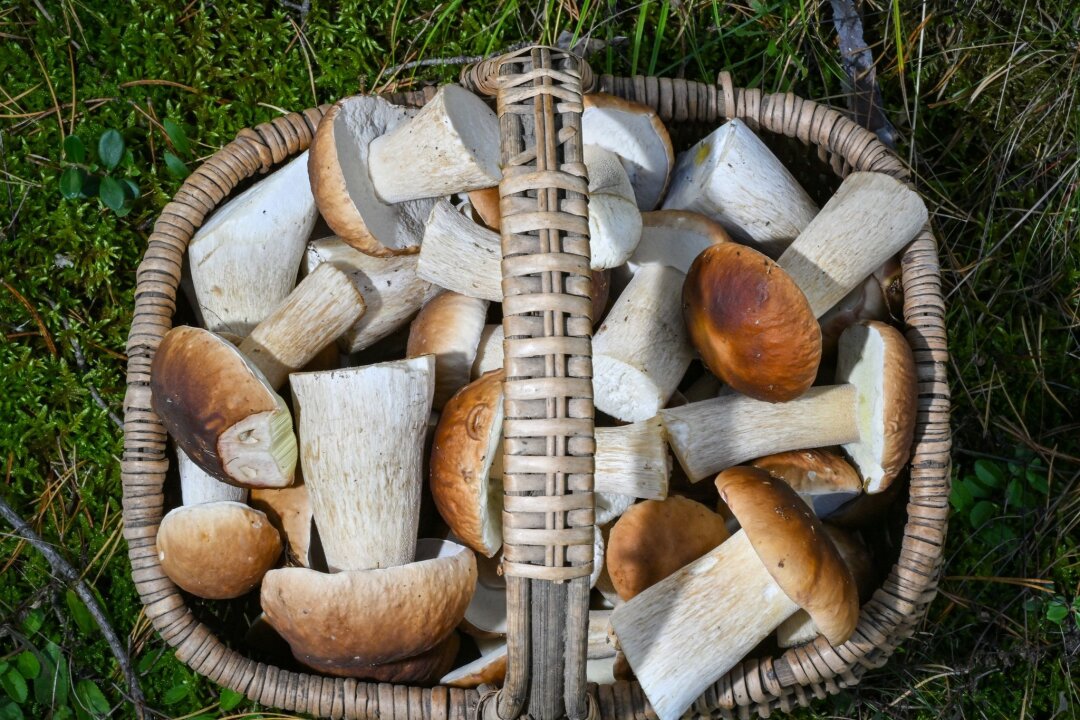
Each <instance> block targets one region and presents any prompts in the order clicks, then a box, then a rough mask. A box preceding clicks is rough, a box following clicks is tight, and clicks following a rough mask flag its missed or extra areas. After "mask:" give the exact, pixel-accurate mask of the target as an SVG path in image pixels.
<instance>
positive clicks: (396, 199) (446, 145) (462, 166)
mask: <svg viewBox="0 0 1080 720" xmlns="http://www.w3.org/2000/svg"><path fill="white" fill-rule="evenodd" d="M369 153H370V154H369V157H370V160H369V166H368V167H369V172H370V175H371V181H372V183H373V184H374V186H375V191H376V192H377V193H378V195H379V197H380V198H382V200H383V201H385V202H387V203H400V202H405V201H406V200H416V199H419V198H427V197H438V196H440V195H450V194H452V193H456V192H468V191H470V190H480V189H483V188H488V187H491V186H493V185H498V184H499V181H500V180H501V179H502V173H501V172H500V171H499V120H498V118H497V117H496V116H495V113H494V112H492V110H491V108H489V107H488V106H487V105H485V104H484V101H483V100H481V99H480V98H479V97H477V96H476V95H473V94H472V93H470V92H469V91H468V90H465V89H464V88H462V87H459V86H457V85H444V86H443V87H441V88H440V89H439V92H438V93H436V94H435V97H434V98H432V99H431V101H429V102H428V103H427V104H425V105H424V107H423V109H422V110H421V111H420V112H418V113H417V114H416V115H415V116H414V117H412V118H411V119H410V120H408V121H407V122H404V123H402V124H401V125H398V126H397V127H396V128H394V129H393V130H391V131H390V132H388V133H386V134H385V135H382V136H380V137H378V138H376V139H375V140H373V141H372V142H371V145H370V146H369Z"/></svg>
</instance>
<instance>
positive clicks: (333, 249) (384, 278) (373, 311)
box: [305, 237, 441, 353]
mask: <svg viewBox="0 0 1080 720" xmlns="http://www.w3.org/2000/svg"><path fill="white" fill-rule="evenodd" d="M305 262H306V268H307V272H308V274H310V273H312V272H314V271H315V268H317V267H318V266H319V265H322V264H323V263H329V264H331V265H334V266H336V267H337V268H338V269H339V270H341V271H342V272H343V273H345V274H346V275H347V276H348V277H349V279H350V280H351V281H352V283H353V285H354V286H355V287H356V289H357V290H359V291H360V294H361V295H363V296H364V302H365V303H366V305H367V311H366V312H365V313H364V314H363V315H361V316H360V318H359V319H358V320H357V321H356V322H354V323H353V324H352V325H351V326H350V327H349V329H348V330H346V331H345V332H344V333H343V334H342V335H341V338H340V339H339V342H340V345H341V349H342V351H343V352H347V353H355V352H360V351H361V350H366V349H367V348H369V347H371V346H372V345H374V344H375V343H377V342H378V341H380V340H382V339H383V338H385V337H387V336H389V335H391V334H393V332H394V331H395V330H397V329H399V328H401V327H404V326H405V325H407V324H408V323H409V321H410V320H412V319H413V317H415V316H416V313H418V312H420V308H421V307H423V305H424V303H425V302H427V301H428V300H430V299H431V298H433V297H434V296H435V295H436V294H438V293H439V292H441V290H440V289H439V288H437V287H435V286H434V285H432V284H431V283H429V282H427V281H426V280H423V279H421V278H420V276H419V275H417V274H416V267H417V263H418V260H417V256H416V255H394V256H390V257H372V256H371V255H367V254H365V253H362V252H360V251H359V250H357V249H356V248H354V247H351V246H350V245H348V244H347V243H346V242H345V241H344V240H342V239H341V238H339V237H328V238H323V239H322V240H316V241H314V242H312V243H310V244H309V245H308V249H307V257H306V261H305Z"/></svg>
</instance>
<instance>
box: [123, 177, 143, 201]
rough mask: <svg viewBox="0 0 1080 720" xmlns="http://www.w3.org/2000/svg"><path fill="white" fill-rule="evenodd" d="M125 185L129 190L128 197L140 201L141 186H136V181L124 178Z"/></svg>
mask: <svg viewBox="0 0 1080 720" xmlns="http://www.w3.org/2000/svg"><path fill="white" fill-rule="evenodd" d="M123 183H124V187H125V188H126V189H127V193H128V196H129V197H130V198H131V199H132V200H138V199H139V195H140V194H141V193H140V192H139V186H138V185H136V184H135V181H133V180H129V179H128V178H124V180H123Z"/></svg>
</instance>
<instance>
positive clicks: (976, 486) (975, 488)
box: [960, 475, 991, 498]
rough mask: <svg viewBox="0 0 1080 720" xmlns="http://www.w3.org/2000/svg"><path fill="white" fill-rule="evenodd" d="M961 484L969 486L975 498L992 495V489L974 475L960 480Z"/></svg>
mask: <svg viewBox="0 0 1080 720" xmlns="http://www.w3.org/2000/svg"><path fill="white" fill-rule="evenodd" d="M960 484H962V485H963V486H964V487H966V488H967V490H968V492H969V493H971V497H973V498H988V497H990V495H991V493H990V490H989V489H987V488H986V487H984V486H983V484H982V483H981V482H979V479H978V478H976V477H974V476H972V475H968V476H967V477H965V478H964V479H963V480H961V481H960Z"/></svg>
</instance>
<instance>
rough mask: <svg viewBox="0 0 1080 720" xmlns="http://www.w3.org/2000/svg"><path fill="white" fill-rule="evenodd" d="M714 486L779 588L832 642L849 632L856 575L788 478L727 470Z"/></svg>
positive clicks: (853, 616) (756, 471)
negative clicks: (853, 574)
mask: <svg viewBox="0 0 1080 720" xmlns="http://www.w3.org/2000/svg"><path fill="white" fill-rule="evenodd" d="M716 489H717V490H719V491H720V497H721V498H722V499H723V500H724V502H726V503H727V505H728V507H729V508H731V512H732V513H734V515H735V517H736V518H738V520H739V524H740V525H741V526H742V529H743V531H744V532H746V537H747V539H748V540H749V541H750V544H751V545H752V546H753V548H754V552H756V553H757V556H758V558H759V559H760V560H761V564H762V565H764V566H765V569H766V570H768V571H769V574H770V575H772V577H773V579H774V580H775V581H776V584H777V585H779V586H780V589H781V590H783V591H784V593H785V594H787V596H788V597H789V598H791V601H792V602H794V603H795V604H797V605H798V606H799V607H801V608H802V609H803V610H805V611H806V612H807V613H808V614H809V615H810V617H811V618H813V620H814V622H815V623H816V624H817V626H818V629H819V630H820V631H821V633H822V634H823V635H824V636H825V637H827V638H828V639H829V642H831V643H833V644H834V645H838V644H840V643H842V642H845V641H846V640H847V639H848V638H849V637H851V633H852V632H854V631H855V624H856V623H857V622H858V619H859V595H858V591H857V589H856V586H855V579H854V578H853V577H852V574H851V570H849V569H848V567H847V565H846V564H844V561H843V559H842V558H841V557H840V554H839V553H838V552H837V550H836V547H835V546H834V545H833V544H832V542H831V541H830V540H829V539H828V536H827V535H826V533H825V528H824V526H823V525H822V523H821V521H820V520H818V519H817V517H816V516H815V515H814V513H812V512H810V508H808V507H807V506H806V503H804V502H803V501H802V500H801V499H800V498H799V496H798V495H796V494H795V491H794V490H792V489H791V487H789V486H788V485H787V483H784V482H781V481H779V480H776V479H774V478H772V477H771V476H770V475H769V474H768V473H767V472H765V471H764V470H760V469H758V468H753V467H745V466H740V467H733V468H729V469H727V470H725V471H724V472H722V473H720V474H719V475H717V476H716Z"/></svg>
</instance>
